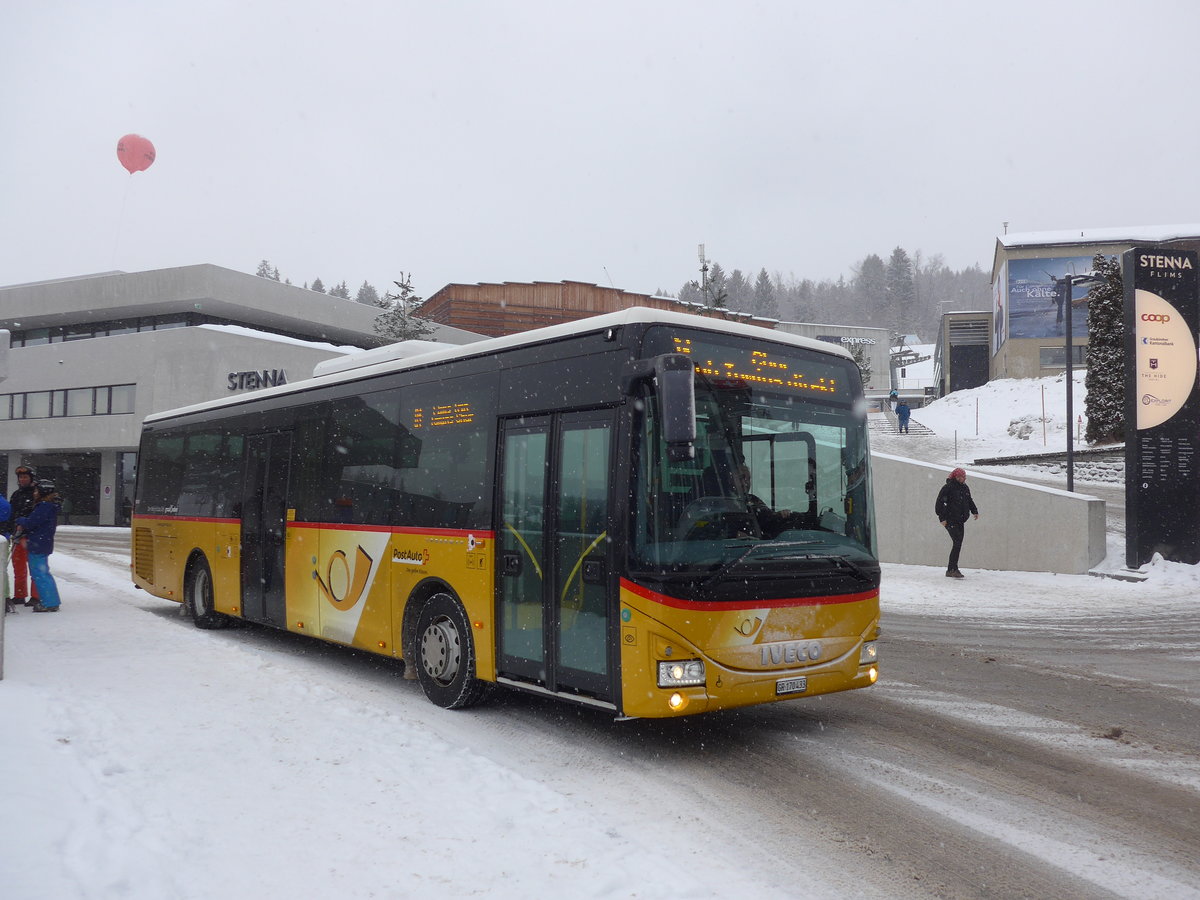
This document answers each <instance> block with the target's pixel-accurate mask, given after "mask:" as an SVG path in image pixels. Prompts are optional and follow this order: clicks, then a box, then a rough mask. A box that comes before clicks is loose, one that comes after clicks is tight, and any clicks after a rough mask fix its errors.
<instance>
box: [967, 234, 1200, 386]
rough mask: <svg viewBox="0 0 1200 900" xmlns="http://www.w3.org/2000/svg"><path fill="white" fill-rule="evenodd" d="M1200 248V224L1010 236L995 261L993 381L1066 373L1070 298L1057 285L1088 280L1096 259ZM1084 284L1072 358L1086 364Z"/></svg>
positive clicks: (1074, 310) (1077, 294) (1074, 314)
mask: <svg viewBox="0 0 1200 900" xmlns="http://www.w3.org/2000/svg"><path fill="white" fill-rule="evenodd" d="M1143 246H1153V247H1161V248H1164V249H1176V250H1200V225H1160V226H1146V227H1122V228H1085V229H1072V230H1070V231H1039V232H1027V233H1024V234H1015V233H1014V234H1005V235H1002V236H1000V237H998V238H997V239H996V252H995V256H994V258H993V262H992V315H991V319H992V323H991V324H992V335H991V339H990V344H991V357H992V358H991V364H990V370H991V377H992V378H1037V377H1040V376H1043V375H1050V374H1053V373H1054V372H1059V371H1062V369H1064V368H1065V367H1066V353H1067V350H1066V347H1067V341H1066V319H1067V314H1068V311H1067V309H1066V305H1065V303H1064V299H1065V298H1064V294H1063V292H1062V291H1061V290H1057V289H1056V283H1055V279H1061V278H1063V276H1065V275H1068V274H1072V275H1082V274H1084V273H1086V272H1088V271H1090V270H1091V268H1092V260H1093V259H1094V257H1095V255H1096V254H1097V253H1103V254H1104V255H1106V256H1116V257H1118V258H1119V257H1120V256H1121V254H1122V253H1124V252H1125V251H1126V250H1130V249H1132V248H1133V247H1143ZM1086 295H1087V288H1086V286H1080V287H1077V288H1075V289H1074V290H1073V297H1072V299H1073V301H1074V302H1073V303H1072V305H1071V310H1070V318H1071V355H1072V359H1073V362H1072V365H1073V366H1083V365H1084V364H1085V363H1086V353H1087V341H1088V327H1087V304H1086V302H1084V299H1083V298H1085V297H1086Z"/></svg>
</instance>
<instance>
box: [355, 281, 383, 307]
mask: <svg viewBox="0 0 1200 900" xmlns="http://www.w3.org/2000/svg"><path fill="white" fill-rule="evenodd" d="M354 299H355V300H357V301H358V302H359V303H362V304H365V305H366V306H379V291H377V290H375V288H374V287H373V286H371V285H369V284H367V283H366V282H365V281H364V282H363V283H362V287H360V288H359V289H358V293H357V294H356V295H355V297H354Z"/></svg>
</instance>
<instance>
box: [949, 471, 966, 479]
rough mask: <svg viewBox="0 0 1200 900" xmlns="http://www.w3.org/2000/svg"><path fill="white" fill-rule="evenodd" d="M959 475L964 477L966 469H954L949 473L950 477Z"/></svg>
mask: <svg viewBox="0 0 1200 900" xmlns="http://www.w3.org/2000/svg"><path fill="white" fill-rule="evenodd" d="M959 475H961V476H962V477H963V478H966V477H967V470H966V469H955V470H954V471H953V472H951V473H950V477H951V478H957V477H958V476H959Z"/></svg>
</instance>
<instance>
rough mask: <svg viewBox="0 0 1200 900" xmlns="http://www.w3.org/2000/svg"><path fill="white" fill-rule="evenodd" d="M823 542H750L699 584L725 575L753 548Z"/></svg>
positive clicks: (774, 548) (800, 545)
mask: <svg viewBox="0 0 1200 900" xmlns="http://www.w3.org/2000/svg"><path fill="white" fill-rule="evenodd" d="M820 543H824V542H823V541H763V542H762V543H758V544H750V545H749V546H748V547H747V548H746V549H745V550H743V551H742V552H741V553H740V554H738V555H737V556H735V557H734V558H733V559H731V560H729V562H727V563H722V564H721V565H719V566H718V567H717V568H716V569H714V570H713V571H712V572H710V573H709V574H708V575H705V576H704V578H702V579H701V580H700V586H701V587H705V586H707V585H710V584H712V583H713V582H714V581H716V580H717V579H718V578H721V577H723V576H725V575H727V574H728V573H729V572H730V571H731V570H733V569H734V568H736V567H737V566H739V565H740V564H741V563H742V561H743V560H745V559H746V557H747V556H750V555H751V554H752V553H754V551H755V550H761V549H763V548H764V547H769V548H771V549H772V550H790V549H791V548H793V547H809V546H812V545H813V544H820Z"/></svg>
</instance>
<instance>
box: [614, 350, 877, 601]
mask: <svg viewBox="0 0 1200 900" xmlns="http://www.w3.org/2000/svg"><path fill="white" fill-rule="evenodd" d="M646 345H647V346H646V349H647V355H652V354H655V353H664V352H668V353H669V352H682V353H686V354H687V355H689V356H690V357H691V359H692V361H693V364H694V365H695V370H696V380H695V390H696V442H695V453H694V456H693V458H692V459H689V460H686V461H683V462H676V461H672V460H671V459H670V458H669V456H668V454H667V451H666V445H665V443H664V442H663V440H661V435H660V424H659V420H660V416H659V405H658V402H657V398H656V397H655V396H654V395H653V393H652V392H648V395H647V397H646V398H645V414H644V415H643V416H642V417H641V419H640V421H641V427H640V428H639V429H638V446H637V448H636V453H635V459H636V460H637V469H636V472H635V478H634V484H635V488H634V498H633V499H634V511H633V527H634V540H633V563H634V566H635V567H637V568H640V569H643V570H647V569H649V570H655V571H658V572H662V573H664V574H665V573H666V572H674V573H679V574H690V575H694V576H704V575H705V573H707V574H708V576H709V577H712V578H718V577H721V576H724V575H729V576H731V577H739V576H741V575H743V574H746V572H747V571H752V570H755V569H757V570H759V571H767V572H770V571H775V572H780V571H782V570H785V569H786V570H788V571H792V572H794V571H797V570H805V571H809V570H811V569H812V568H813V566H814V565H815V566H818V567H819V568H822V569H823V570H838V571H839V572H841V573H843V574H846V575H847V576H849V577H850V578H851V579H852V580H853V579H854V578H855V577H858V576H861V579H860V580H866V581H870V580H872V579H874V580H875V581H876V582H877V579H878V569H877V567H876V563H875V529H874V522H873V520H872V504H871V496H870V482H869V475H868V471H869V466H868V456H869V453H868V446H867V421H866V415H865V407H864V405H863V403H862V399H861V398H862V390H861V381H860V378H859V376H858V372H857V371H856V370H855V367H854V363H853V362H852V361H850V360H846V359H844V358H840V357H837V356H833V355H826V354H822V353H819V352H816V351H811V350H806V349H805V348H802V347H795V346H790V345H783V344H762V343H761V342H755V341H750V340H746V339H743V338H739V337H735V336H726V335H713V334H702V335H698V333H689V334H688V335H687V336H686V337H682V336H680V335H679V334H677V333H674V332H668V330H667V329H665V328H663V329H653V330H652V331H651V332H650V334H649V335H648V337H647V342H646Z"/></svg>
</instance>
